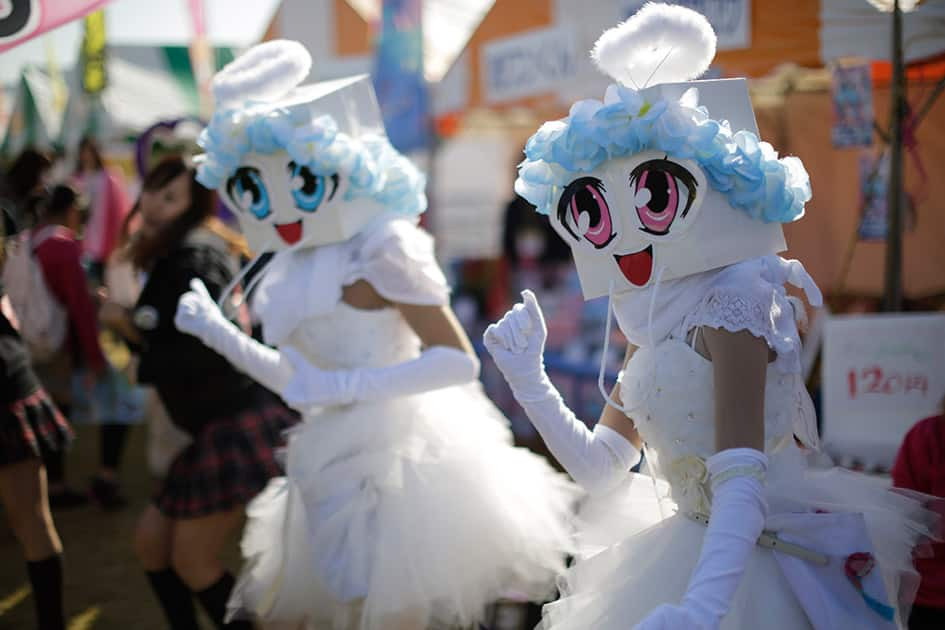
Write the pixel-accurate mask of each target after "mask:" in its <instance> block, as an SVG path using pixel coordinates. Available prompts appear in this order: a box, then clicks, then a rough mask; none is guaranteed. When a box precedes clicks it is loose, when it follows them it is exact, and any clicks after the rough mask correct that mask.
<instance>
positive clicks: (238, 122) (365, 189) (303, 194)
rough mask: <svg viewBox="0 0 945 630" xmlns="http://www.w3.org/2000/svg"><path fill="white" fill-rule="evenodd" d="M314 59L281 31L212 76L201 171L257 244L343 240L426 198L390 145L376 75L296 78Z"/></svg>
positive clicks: (419, 180)
mask: <svg viewBox="0 0 945 630" xmlns="http://www.w3.org/2000/svg"><path fill="white" fill-rule="evenodd" d="M310 66H311V58H310V57H309V55H308V52H307V51H306V50H305V48H304V47H303V46H301V45H300V44H298V43H297V42H289V41H283V40H279V41H275V42H267V43H264V44H260V45H259V46H255V47H254V48H252V49H250V50H249V51H248V52H247V53H245V54H244V55H241V56H240V57H239V58H237V59H236V60H235V61H234V62H232V63H231V64H229V65H228V66H226V67H225V68H224V69H223V70H221V71H220V72H219V73H218V74H217V76H216V77H215V78H214V81H213V88H214V95H215V96H216V98H217V107H218V111H217V112H216V113H215V114H214V116H213V119H212V120H211V122H210V124H209V125H208V126H207V128H206V129H205V130H204V132H203V133H202V134H201V138H200V144H201V146H202V147H203V148H204V149H205V151H206V152H205V154H204V155H203V156H199V158H200V159H201V160H202V161H201V163H200V166H199V168H198V179H199V180H200V181H201V183H202V184H204V185H205V186H207V187H208V188H212V189H216V190H217V191H218V192H219V195H220V198H221V199H222V201H223V203H224V204H226V206H227V207H228V208H229V209H230V210H231V211H232V212H233V213H234V214H235V215H236V216H237V217H238V219H239V222H240V226H241V227H242V230H243V233H244V235H245V236H246V238H247V240H248V241H249V244H250V247H251V248H252V249H253V250H255V251H257V252H262V251H276V250H280V249H285V248H289V247H312V246H318V245H325V244H329V243H336V242H341V241H345V240H347V239H349V238H351V237H352V236H354V235H355V234H356V233H357V232H358V231H360V230H361V229H362V228H363V227H364V226H365V225H366V224H367V223H368V222H369V221H371V220H372V219H373V218H375V217H377V216H378V215H380V214H383V213H384V212H387V211H391V210H392V207H391V206H396V207H395V208H393V210H395V211H401V212H403V213H405V214H411V213H414V214H415V213H418V212H422V210H423V209H424V208H425V207H426V203H425V197H424V195H423V185H424V179H423V176H422V175H421V174H419V172H418V171H416V169H415V168H414V167H413V165H411V164H410V163H409V161H407V160H406V158H404V157H403V156H401V155H400V154H399V153H397V152H396V151H395V150H394V149H393V148H392V147H391V146H390V143H389V141H388V140H387V136H386V134H385V132H384V124H383V119H382V118H381V113H380V109H379V107H378V104H377V98H376V97H375V94H374V89H373V87H372V85H371V81H370V77H369V76H368V75H359V76H354V77H348V78H343V79H336V80H332V81H324V82H320V83H314V84H309V85H298V83H299V82H300V81H301V80H302V78H304V77H305V76H306V75H307V74H308V70H309V68H310ZM405 191H406V192H405ZM397 193H402V194H400V195H399V196H398V194H397ZM405 208H406V209H405Z"/></svg>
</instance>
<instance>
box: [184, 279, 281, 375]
mask: <svg viewBox="0 0 945 630" xmlns="http://www.w3.org/2000/svg"><path fill="white" fill-rule="evenodd" d="M174 325H175V326H177V330H179V331H181V332H184V333H187V334H189V335H193V336H195V337H197V338H198V339H200V340H201V341H202V342H203V343H204V345H205V346H207V347H208V348H210V349H211V350H214V351H215V352H217V353H218V354H220V355H221V356H223V358H225V359H226V360H227V361H229V362H230V363H231V364H232V365H233V367H235V368H236V369H238V370H239V371H241V372H244V373H245V374H248V375H249V376H251V377H252V378H253V379H254V380H256V381H257V382H258V383H261V384H262V385H263V386H264V387H266V388H268V389H269V390H271V391H273V392H276V393H279V392H281V391H282V390H283V389H284V388H285V386H286V385H287V384H288V383H289V380H290V379H291V378H292V365H291V364H290V363H289V362H288V361H287V360H286V359H285V357H284V356H282V354H281V353H280V352H279V351H278V350H274V349H272V348H270V347H269V346H267V345H264V344H261V343H259V342H258V341H256V340H255V339H253V338H252V337H250V336H249V335H247V334H246V333H244V332H243V331H242V330H240V329H239V328H237V327H236V326H235V325H234V324H233V323H232V322H230V321H229V320H228V319H227V318H226V317H224V316H223V313H222V312H221V311H220V308H219V307H218V306H217V304H216V302H214V301H213V298H212V297H210V293H209V292H208V291H207V287H206V286H204V284H203V282H202V281H201V280H200V279H199V278H194V279H193V280H191V281H190V291H188V292H187V293H184V294H183V295H182V296H181V297H180V300H178V302H177V312H176V313H175V315H174Z"/></svg>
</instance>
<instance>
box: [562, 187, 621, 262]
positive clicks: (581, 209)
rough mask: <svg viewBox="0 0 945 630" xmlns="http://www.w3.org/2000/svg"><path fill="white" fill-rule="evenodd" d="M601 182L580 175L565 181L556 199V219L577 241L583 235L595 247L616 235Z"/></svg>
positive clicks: (609, 240) (606, 243)
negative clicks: (567, 182)
mask: <svg viewBox="0 0 945 630" xmlns="http://www.w3.org/2000/svg"><path fill="white" fill-rule="evenodd" d="M605 192H607V191H606V190H605V189H604V184H603V183H602V182H601V181H600V180H599V179H597V178H596V177H581V178H579V179H576V180H574V181H573V182H571V183H570V184H568V186H567V188H565V189H564V193H563V194H562V195H561V199H560V200H559V202H558V220H559V221H560V222H561V224H562V225H564V227H565V229H567V231H568V232H569V233H570V234H571V236H573V237H574V238H575V239H576V240H578V239H581V238H585V239H587V241H588V242H589V243H591V244H592V245H593V246H594V247H596V248H597V249H601V248H603V247H606V246H607V245H608V244H609V243H610V242H611V241H612V240H614V237H616V234H615V233H614V227H613V220H612V218H611V215H610V207H609V206H608V205H607V200H606V199H605V198H604V193H605Z"/></svg>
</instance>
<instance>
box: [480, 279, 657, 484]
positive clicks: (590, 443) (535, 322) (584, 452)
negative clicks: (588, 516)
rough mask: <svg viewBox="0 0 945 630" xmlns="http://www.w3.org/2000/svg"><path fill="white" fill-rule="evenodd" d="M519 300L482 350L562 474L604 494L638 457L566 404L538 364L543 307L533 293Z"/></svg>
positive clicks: (627, 445) (626, 443) (543, 334)
mask: <svg viewBox="0 0 945 630" xmlns="http://www.w3.org/2000/svg"><path fill="white" fill-rule="evenodd" d="M522 299H523V301H524V303H521V304H516V305H515V306H514V307H513V308H512V310H510V311H509V312H508V313H506V314H505V316H503V317H502V319H501V320H499V321H498V322H497V323H495V324H492V325H491V326H489V327H488V328H487V329H486V332H485V335H484V336H483V342H484V343H485V345H486V349H487V350H488V351H489V354H491V355H492V358H493V359H494V360H495V363H496V365H497V366H498V367H499V370H500V371H501V372H502V375H503V376H505V380H506V381H508V383H509V386H510V387H511V388H512V394H513V395H514V396H515V399H516V400H517V401H518V402H519V404H520V405H522V408H523V409H524V410H525V413H526V414H527V415H528V417H529V419H530V420H531V421H532V424H534V425H535V428H537V429H538V432H539V433H540V434H541V437H542V438H543V439H544V440H545V443H546V444H547V445H548V448H549V449H550V450H551V452H552V453H553V454H554V456H555V457H556V458H557V459H558V461H559V462H561V465H562V466H564V468H565V470H567V471H568V473H570V475H571V476H572V477H573V478H574V480H575V481H577V482H578V483H579V484H580V485H581V487H583V488H584V489H585V490H586V491H587V492H589V493H592V494H598V493H603V492H607V491H608V490H610V489H612V488H613V487H615V486H616V485H617V484H619V483H620V481H621V480H622V479H623V478H624V477H625V476H626V474H627V471H629V470H630V468H631V467H632V466H633V465H634V464H636V462H637V461H638V460H639V459H640V452H639V451H638V450H637V449H636V448H634V447H633V445H632V444H630V442H629V441H628V440H627V439H626V438H625V437H623V436H622V435H620V434H619V433H617V432H616V431H614V430H613V429H611V428H609V427H606V426H603V425H601V424H598V425H597V426H596V427H594V430H593V431H590V430H588V428H587V426H586V425H585V424H584V423H583V422H581V421H580V420H578V419H577V418H576V417H575V416H574V413H573V412H572V411H571V410H570V409H568V407H567V406H566V405H565V404H564V401H563V400H562V399H561V394H559V393H558V390H556V389H555V387H554V385H552V384H551V381H550V380H549V379H548V375H547V374H546V373H545V366H544V363H543V361H542V354H543V352H544V350H545V338H546V337H547V336H548V329H547V327H546V326H545V318H544V316H543V315H542V313H541V307H539V306H538V300H536V299H535V294H534V293H532V292H531V291H528V290H525V291H523V292H522Z"/></svg>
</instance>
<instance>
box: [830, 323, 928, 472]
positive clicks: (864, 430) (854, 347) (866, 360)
mask: <svg viewBox="0 0 945 630" xmlns="http://www.w3.org/2000/svg"><path fill="white" fill-rule="evenodd" d="M823 388H824V389H823V402H824V405H823V434H824V435H823V437H824V442H825V444H826V445H827V448H828V450H830V451H831V452H833V453H834V454H835V455H839V456H842V457H848V458H855V459H859V460H861V461H864V462H865V463H867V464H870V465H876V466H880V467H883V468H888V467H889V466H891V465H892V461H893V459H894V458H895V454H896V451H897V450H898V448H899V445H900V443H901V442H902V439H903V437H905V434H906V432H907V431H908V430H909V428H910V427H911V426H912V425H913V424H915V422H916V421H918V420H921V419H922V418H924V417H926V416H929V415H932V414H934V413H935V412H936V411H937V410H938V409H939V405H940V404H941V402H942V398H943V396H945V315H939V314H899V315H866V316H863V315H858V316H849V317H831V318H830V320H828V322H827V325H826V327H825V330H824V359H823Z"/></svg>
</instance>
